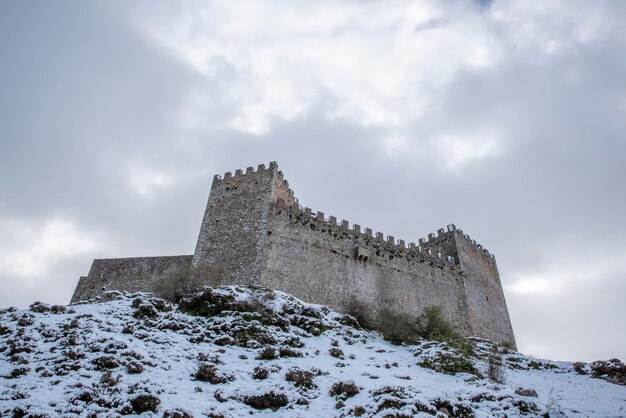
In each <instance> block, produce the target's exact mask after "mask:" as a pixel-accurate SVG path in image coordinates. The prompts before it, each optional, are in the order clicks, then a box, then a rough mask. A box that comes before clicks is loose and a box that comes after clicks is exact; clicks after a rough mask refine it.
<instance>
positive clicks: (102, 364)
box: [91, 356, 120, 371]
mask: <svg viewBox="0 0 626 418" xmlns="http://www.w3.org/2000/svg"><path fill="white" fill-rule="evenodd" d="M91 363H92V364H93V365H94V366H96V370H99V371H105V370H108V369H115V368H116V367H118V366H119V365H120V363H119V362H118V361H117V359H116V358H115V357H113V356H102V357H97V358H95V359H93V360H92V362H91Z"/></svg>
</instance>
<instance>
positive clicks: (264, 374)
mask: <svg viewBox="0 0 626 418" xmlns="http://www.w3.org/2000/svg"><path fill="white" fill-rule="evenodd" d="M269 375H270V370H269V369H268V368H267V367H263V366H257V367H255V368H254V370H252V377H253V378H255V379H257V380H264V379H267V378H268V377H269Z"/></svg>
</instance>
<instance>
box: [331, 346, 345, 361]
mask: <svg viewBox="0 0 626 418" xmlns="http://www.w3.org/2000/svg"><path fill="white" fill-rule="evenodd" d="M328 352H329V353H330V355H331V356H333V357H336V358H339V359H343V358H344V357H343V351H342V350H341V348H338V347H331V348H330V349H329V350H328Z"/></svg>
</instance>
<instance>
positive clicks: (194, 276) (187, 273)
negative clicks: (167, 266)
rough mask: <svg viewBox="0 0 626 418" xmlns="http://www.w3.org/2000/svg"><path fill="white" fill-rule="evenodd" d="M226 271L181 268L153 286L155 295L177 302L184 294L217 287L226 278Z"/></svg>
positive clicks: (200, 267) (191, 267) (189, 267)
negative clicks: (206, 287)
mask: <svg viewBox="0 0 626 418" xmlns="http://www.w3.org/2000/svg"><path fill="white" fill-rule="evenodd" d="M227 276H228V275H227V272H226V270H224V269H222V268H219V267H214V266H210V265H208V264H199V265H197V266H191V265H189V266H185V267H181V268H180V269H178V270H177V271H175V272H173V273H171V274H170V275H168V276H167V277H166V278H165V279H164V280H161V281H160V282H159V283H158V284H157V285H156V286H155V293H156V295H157V296H159V297H160V298H163V299H166V300H169V301H173V302H178V301H179V300H180V299H181V298H182V297H183V296H185V295H186V294H189V293H192V292H194V291H198V290H202V288H204V287H205V286H210V287H219V286H221V285H222V284H224V281H225V279H226V278H227Z"/></svg>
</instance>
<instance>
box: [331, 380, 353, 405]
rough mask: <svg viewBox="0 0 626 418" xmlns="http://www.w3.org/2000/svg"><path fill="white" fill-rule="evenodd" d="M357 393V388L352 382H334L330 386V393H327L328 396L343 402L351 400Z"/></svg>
mask: <svg viewBox="0 0 626 418" xmlns="http://www.w3.org/2000/svg"><path fill="white" fill-rule="evenodd" d="M357 393H359V387H358V386H357V385H356V384H355V383H354V381H352V380H348V381H347V382H336V383H334V384H333V385H332V386H331V388H330V391H329V392H328V394H329V395H330V396H335V397H337V398H339V399H343V400H346V399H348V398H351V397H353V396H354V395H356V394H357Z"/></svg>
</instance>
